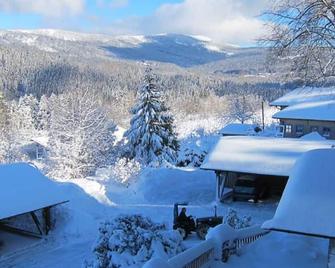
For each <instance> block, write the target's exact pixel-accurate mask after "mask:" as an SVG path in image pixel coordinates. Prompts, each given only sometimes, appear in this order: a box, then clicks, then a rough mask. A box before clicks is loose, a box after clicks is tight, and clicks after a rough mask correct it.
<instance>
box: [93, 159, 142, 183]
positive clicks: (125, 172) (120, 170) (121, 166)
mask: <svg viewBox="0 0 335 268" xmlns="http://www.w3.org/2000/svg"><path fill="white" fill-rule="evenodd" d="M141 169H142V166H141V164H140V163H139V162H137V161H136V160H135V159H131V160H130V159H126V158H119V159H117V160H116V161H115V163H114V164H113V165H111V166H109V167H107V168H100V169H98V170H97V172H96V176H97V177H99V178H101V179H102V180H103V181H105V182H108V181H111V180H113V181H115V182H117V183H121V184H124V185H129V184H130V183H131V182H132V181H134V180H135V178H137V175H138V174H139V173H140V172H141Z"/></svg>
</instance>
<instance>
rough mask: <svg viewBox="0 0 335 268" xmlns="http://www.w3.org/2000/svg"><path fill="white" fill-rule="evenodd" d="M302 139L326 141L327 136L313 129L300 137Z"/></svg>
mask: <svg viewBox="0 0 335 268" xmlns="http://www.w3.org/2000/svg"><path fill="white" fill-rule="evenodd" d="M300 139H301V140H306V141H324V140H326V138H325V137H322V136H321V135H320V134H319V133H318V132H316V131H313V132H311V133H308V134H306V135H304V136H302V137H301V138H300Z"/></svg>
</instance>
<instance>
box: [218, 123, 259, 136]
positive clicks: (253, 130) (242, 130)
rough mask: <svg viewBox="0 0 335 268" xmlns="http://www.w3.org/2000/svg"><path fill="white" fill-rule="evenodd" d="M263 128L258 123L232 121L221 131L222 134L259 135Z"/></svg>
mask: <svg viewBox="0 0 335 268" xmlns="http://www.w3.org/2000/svg"><path fill="white" fill-rule="evenodd" d="M260 131H262V129H261V128H260V127H259V126H257V125H256V124H239V123H232V124H228V125H226V126H225V127H224V128H223V129H222V130H221V131H220V134H221V135H222V136H250V135H257V133H259V132H260Z"/></svg>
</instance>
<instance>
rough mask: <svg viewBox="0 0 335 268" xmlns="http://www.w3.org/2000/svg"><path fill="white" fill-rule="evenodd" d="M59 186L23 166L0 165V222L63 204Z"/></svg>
mask: <svg viewBox="0 0 335 268" xmlns="http://www.w3.org/2000/svg"><path fill="white" fill-rule="evenodd" d="M66 200H67V199H66V198H65V196H64V194H63V193H62V190H61V189H60V186H59V185H58V184H57V183H55V182H53V181H51V180H50V179H48V178H47V177H45V176H44V175H43V174H42V173H41V172H40V171H39V170H38V169H37V168H35V167H33V166H31V165H29V164H26V163H17V164H8V165H0V204H1V206H0V220H1V219H6V218H9V217H12V216H16V215H20V214H24V213H27V212H30V211H34V210H37V209H41V208H44V207H48V206H52V205H56V204H59V203H62V202H64V201H66Z"/></svg>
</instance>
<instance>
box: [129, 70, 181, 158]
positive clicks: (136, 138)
mask: <svg viewBox="0 0 335 268" xmlns="http://www.w3.org/2000/svg"><path fill="white" fill-rule="evenodd" d="M131 113H132V114H133V117H132V119H131V121H130V128H129V130H127V131H126V133H125V137H126V138H127V140H128V147H127V149H128V150H127V152H128V156H129V157H130V158H135V157H136V158H137V159H138V160H139V161H140V162H142V163H144V164H149V163H156V164H161V163H163V162H165V161H167V162H169V163H174V162H175V161H176V158H177V153H178V150H179V143H178V140H177V136H176V133H175V131H174V125H173V122H174V118H173V116H172V115H171V113H170V112H169V109H168V108H167V107H166V106H165V103H164V101H163V98H162V96H161V92H160V89H159V87H158V86H157V79H156V76H155V75H154V74H153V73H152V69H151V68H150V67H149V66H147V68H146V70H145V77H144V84H143V86H142V88H141V89H140V90H139V92H138V98H137V103H136V104H135V107H134V108H133V109H132V110H131Z"/></svg>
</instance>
